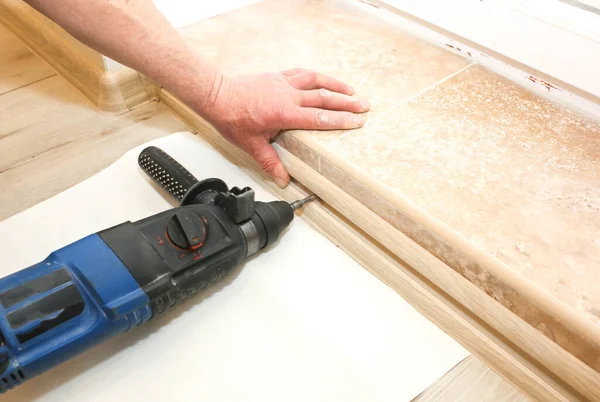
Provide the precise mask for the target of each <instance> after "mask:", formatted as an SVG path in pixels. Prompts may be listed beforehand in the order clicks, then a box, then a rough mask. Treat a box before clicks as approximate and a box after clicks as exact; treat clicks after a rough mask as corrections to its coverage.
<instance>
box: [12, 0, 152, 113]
mask: <svg viewBox="0 0 600 402" xmlns="http://www.w3.org/2000/svg"><path fill="white" fill-rule="evenodd" d="M0 23H2V24H4V25H5V26H6V27H7V28H8V29H9V30H10V31H12V32H13V33H14V34H15V35H16V36H17V37H18V38H19V39H20V40H21V41H23V43H25V45H26V46H27V47H28V48H29V49H30V50H31V51H32V52H33V53H34V54H35V55H37V56H38V57H39V58H41V59H42V60H43V61H44V62H46V64H48V65H49V66H50V67H51V68H52V69H54V70H55V71H56V72H57V73H58V74H60V75H62V76H63V77H64V78H65V79H66V80H67V81H68V82H69V83H70V84H72V85H73V86H74V87H75V88H77V90H79V91H80V92H81V93H82V94H83V95H84V96H85V97H86V98H88V99H89V100H90V101H91V102H92V103H93V104H94V105H95V106H96V107H97V108H98V109H99V110H101V111H103V112H106V113H111V114H121V113H125V112H127V111H129V110H132V109H134V108H136V107H138V106H140V105H142V104H144V103H146V102H148V101H151V100H156V96H155V95H156V92H157V86H156V85H154V84H153V83H152V82H151V81H149V80H148V79H146V78H145V77H143V76H142V75H141V74H139V73H138V72H136V71H134V70H131V69H129V68H126V67H123V68H122V69H120V70H119V71H117V72H111V71H108V70H107V68H106V66H105V64H104V59H103V57H102V55H101V54H100V53H98V52H96V51H94V50H92V49H90V48H88V47H87V46H85V45H84V44H82V43H81V42H79V41H77V40H76V39H75V38H73V37H72V36H71V35H69V34H68V33H67V32H66V31H65V30H63V29H62V28H60V27H59V26H58V25H57V24H55V23H54V22H52V21H51V20H50V19H48V18H46V17H45V16H44V15H42V14H40V13H39V12H38V11H37V10H35V9H33V8H32V7H30V6H29V5H28V4H26V3H25V2H23V1H21V0H0Z"/></svg>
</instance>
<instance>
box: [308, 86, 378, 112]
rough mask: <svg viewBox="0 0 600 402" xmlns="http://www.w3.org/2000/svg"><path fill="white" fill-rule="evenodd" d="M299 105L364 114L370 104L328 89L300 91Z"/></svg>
mask: <svg viewBox="0 0 600 402" xmlns="http://www.w3.org/2000/svg"><path fill="white" fill-rule="evenodd" d="M298 92H299V94H298V103H299V105H300V106H303V107H313V108H320V109H329V110H340V111H347V112H354V113H363V112H366V111H367V110H369V102H367V100H365V99H357V98H353V97H352V96H348V95H344V94H340V93H337V92H331V91H328V90H326V89H317V90H312V91H298Z"/></svg>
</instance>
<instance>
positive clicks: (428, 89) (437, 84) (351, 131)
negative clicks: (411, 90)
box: [331, 61, 477, 145]
mask: <svg viewBox="0 0 600 402" xmlns="http://www.w3.org/2000/svg"><path fill="white" fill-rule="evenodd" d="M475 64H477V63H475V62H474V61H472V62H471V63H469V64H467V65H466V66H464V67H463V68H461V69H460V70H457V71H455V72H453V73H452V74H450V75H449V76H447V77H446V78H444V79H442V80H440V81H437V82H436V83H435V84H433V85H431V86H429V87H427V88H425V89H423V90H421V91H419V92H418V93H416V94H415V95H413V96H411V97H409V98H407V99H405V100H403V101H402V102H400V103H398V104H397V105H395V106H392V107H391V108H389V109H388V110H386V111H384V112H382V113H381V116H385V115H387V114H388V113H391V112H392V111H393V110H395V109H397V108H399V107H400V106H402V105H405V104H407V103H409V102H412V101H413V100H415V99H417V98H418V97H420V96H422V95H423V94H425V93H427V92H429V91H431V90H432V89H434V88H436V87H437V86H439V85H442V84H443V83H445V82H446V81H449V80H450V79H452V78H454V77H455V76H457V75H459V74H461V73H462V72H464V71H466V70H468V69H469V68H471V67H472V66H473V65H475ZM353 132H354V130H349V131H348V132H346V133H344V134H342V135H340V136H339V137H338V138H336V139H335V140H334V141H333V142H332V143H331V145H337V144H338V143H339V142H340V141H341V140H343V139H344V138H346V137H347V136H349V135H351V134H352V133H353Z"/></svg>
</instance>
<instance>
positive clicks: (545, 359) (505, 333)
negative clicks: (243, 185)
mask: <svg viewBox="0 0 600 402" xmlns="http://www.w3.org/2000/svg"><path fill="white" fill-rule="evenodd" d="M160 98H161V100H162V101H164V102H165V104H167V106H169V107H170V108H171V109H172V110H173V111H174V112H175V113H176V114H178V115H179V116H180V117H181V118H182V119H183V120H184V121H185V122H186V123H187V124H188V125H189V126H190V127H192V128H193V129H194V130H196V131H197V133H198V134H199V135H200V136H202V138H204V139H205V140H206V141H208V142H209V143H211V144H212V145H213V146H214V147H215V148H217V149H218V150H219V151H220V152H221V153H223V154H224V155H225V156H227V157H229V158H231V159H232V160H234V161H235V163H236V164H237V165H240V166H241V167H242V168H244V169H246V170H248V171H249V173H250V174H252V175H254V176H255V177H257V178H260V179H262V181H263V182H265V183H266V184H267V185H268V186H269V187H270V189H271V190H272V191H273V192H274V193H276V194H277V195H278V196H280V197H282V198H283V199H286V200H292V199H295V198H297V197H300V196H304V195H306V194H307V191H306V190H304V189H303V187H302V186H301V185H297V184H291V185H290V186H289V187H288V188H287V189H285V190H281V189H279V188H278V187H277V186H275V185H274V184H273V183H272V182H271V180H270V179H268V178H266V177H265V176H264V175H263V174H262V173H261V172H260V170H259V169H258V168H257V166H256V164H255V163H254V162H253V161H252V160H251V159H250V158H249V157H248V156H247V155H246V154H245V153H243V152H242V151H240V150H238V149H237V148H235V147H233V146H232V145H230V144H229V143H228V142H227V141H226V140H224V139H223V138H222V137H221V136H220V135H219V134H218V133H217V132H216V131H215V130H214V128H212V127H211V126H210V125H209V124H207V123H206V122H205V121H204V120H203V119H201V118H200V117H199V116H198V115H196V114H195V113H194V112H192V111H191V110H190V109H189V108H187V107H186V106H185V105H183V104H182V103H181V102H180V101H178V100H177V99H175V98H174V97H173V96H172V95H171V94H169V93H168V92H166V91H164V90H163V91H161V92H160ZM275 147H276V149H277V151H278V152H279V155H280V156H281V158H282V160H283V161H284V164H285V165H286V167H287V169H288V171H289V172H290V174H291V175H292V177H293V178H294V179H295V180H296V181H297V182H299V183H302V185H304V186H306V188H308V189H309V190H310V191H311V192H314V193H316V194H317V195H318V196H319V197H320V198H321V200H323V201H324V203H320V204H319V203H317V204H315V205H313V206H310V207H309V208H307V209H306V210H305V212H304V216H305V218H306V219H307V220H308V221H309V223H311V224H312V225H313V226H314V227H315V228H317V229H318V230H319V231H320V232H321V233H323V234H324V235H325V236H327V237H328V238H329V239H330V240H332V241H333V242H334V243H336V244H337V245H339V246H340V247H341V248H342V249H344V250H345V251H346V252H347V253H348V254H350V255H351V256H352V257H353V258H354V259H356V260H357V261H358V262H359V263H360V264H361V265H362V266H363V267H365V268H366V269H367V270H369V271H370V272H371V273H373V274H374V275H375V276H377V277H378V278H379V279H380V280H381V281H383V282H384V283H386V284H387V285H388V286H390V287H391V288H392V289H394V290H395V291H396V292H397V293H398V294H399V295H400V296H402V297H403V298H404V299H406V300H407V301H408V302H409V303H411V304H412V305H413V306H414V307H415V308H416V309H417V310H418V311H420V312H421V313H422V314H423V315H425V316H426V317H428V318H429V319H430V320H431V321H432V322H434V323H435V324H436V325H438V326H439V327H440V328H442V329H443V330H444V331H445V332H447V333H448V334H449V335H450V336H452V337H453V338H454V339H456V340H457V341H458V342H460V343H461V344H462V345H463V346H464V347H465V348H466V349H468V350H469V351H471V352H472V353H473V354H474V355H476V356H477V357H479V358H480V359H481V360H483V361H484V362H485V363H486V364H487V365H489V366H490V367H491V368H492V369H493V370H495V371H496V372H497V373H499V374H500V375H501V376H503V377H504V378H506V379H507V380H508V381H509V382H511V383H512V384H513V385H515V386H516V387H517V388H519V389H521V390H522V391H523V392H524V393H526V394H527V395H529V396H531V397H532V398H533V399H536V400H545V401H550V400H565V401H566V400H569V401H575V400H598V399H600V375H599V374H598V373H597V372H596V371H594V370H593V369H591V368H590V367H589V366H587V365H585V364H584V363H582V362H581V361H580V360H578V359H576V358H575V357H574V356H573V355H571V354H569V353H568V352H566V351H565V350H564V349H562V348H561V347H560V346H558V345H557V344H556V343H554V342H552V341H551V340H550V339H548V338H547V337H545V336H544V335H542V334H541V333H540V332H539V331H537V330H536V329H535V328H533V327H531V326H530V325H529V324H528V323H527V322H525V321H524V320H522V319H521V318H519V317H518V316H516V315H515V314H513V313H512V312H511V311H509V310H508V309H507V308H505V307H504V306H503V305H501V304H500V303H498V302H497V301H495V300H494V299H492V298H491V297H490V296H488V295H487V294H486V293H485V292H483V291H482V290H481V289H479V288H478V287H476V286H475V285H474V284H472V283H471V282H470V281H468V280H467V279H465V278H464V277H462V276H461V275H460V274H458V273H457V272H455V271H454V270H453V269H451V268H450V267H449V266H447V265H446V264H444V263H443V262H442V261H440V260H439V259H437V258H436V257H434V256H433V255H432V254H430V253H429V252H428V251H427V250H425V249H424V248H422V247H421V246H419V245H418V244H417V243H415V242H414V241H413V240H411V239H410V238H408V237H407V236H405V235H404V234H403V233H401V232H399V231H398V230H397V229H395V228H394V227H392V226H391V225H390V224H389V223H387V222H386V221H384V220H383V219H382V218H380V217H379V216H377V215H376V214H375V213H373V212H372V211H371V210H369V209H368V208H367V207H365V206H364V205H362V204H361V203H359V202H358V201H356V200H355V199H354V198H352V197H351V196H350V195H349V194H347V193H345V192H344V191H342V190H341V189H340V188H339V187H337V186H336V185H334V184H333V183H332V182H330V181H328V180H327V179H325V178H324V177H323V176H321V175H320V174H318V173H317V172H315V171H314V170H313V169H312V168H311V167H309V166H308V165H307V164H305V163H304V162H302V161H301V160H300V159H298V158H297V157H295V156H294V155H292V154H291V153H290V152H288V151H287V150H285V149H284V148H282V147H281V146H279V145H277V144H276V145H275Z"/></svg>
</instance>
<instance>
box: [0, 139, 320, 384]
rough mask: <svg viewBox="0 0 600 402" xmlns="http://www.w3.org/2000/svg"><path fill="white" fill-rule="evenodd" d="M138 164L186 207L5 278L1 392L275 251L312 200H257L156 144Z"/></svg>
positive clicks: (102, 235) (0, 288)
mask: <svg viewBox="0 0 600 402" xmlns="http://www.w3.org/2000/svg"><path fill="white" fill-rule="evenodd" d="M138 163H139V165H140V167H141V168H142V169H143V170H144V171H145V172H146V173H147V174H148V175H149V176H150V177H151V178H152V179H153V180H154V181H155V182H157V183H158V184H159V185H160V186H162V187H163V188H164V189H165V190H166V191H167V192H168V193H169V194H170V195H171V196H173V197H175V198H176V199H177V200H178V201H180V206H178V207H176V208H173V209H170V210H167V211H165V212H161V213H158V214H156V215H154V216H151V217H148V218H145V219H142V220H140V221H137V222H125V223H123V224H120V225H118V226H115V227H112V228H109V229H106V230H103V231H101V232H98V233H95V234H92V235H90V236H87V237H85V238H83V239H81V240H79V241H76V242H74V243H72V244H70V245H68V246H66V247H64V248H61V249H59V250H57V251H55V252H53V253H51V254H50V255H49V256H48V258H46V259H45V260H44V261H42V262H40V263H38V264H35V265H33V266H31V267H29V268H26V269H23V270H21V271H19V272H16V273H14V274H12V275H10V276H7V277H5V278H3V279H0V393H3V392H5V391H7V390H9V389H11V388H13V387H15V386H17V385H19V384H21V383H22V382H24V381H25V380H27V379H29V378H32V377H34V376H36V375H39V374H41V373H43V372H44V371H46V370H49V369H51V368H52V367H54V366H57V365H59V364H60V363H62V362H64V361H66V360H68V359H70V358H72V357H74V356H76V355H78V354H80V353H82V352H84V351H86V350H87V349H90V348H91V347H93V346H94V345H97V344H99V343H101V342H103V341H105V340H107V339H109V338H111V337H113V336H115V335H117V334H119V333H122V332H126V331H128V330H130V329H131V328H133V327H137V326H139V325H141V324H143V323H144V322H147V321H148V320H150V319H152V318H153V317H155V316H157V315H159V314H162V313H165V312H166V311H168V310H169V309H170V308H172V307H173V306H175V305H176V304H178V303H180V302H182V301H183V300H185V299H187V298H188V297H190V296H192V295H194V294H195V293H197V292H199V291H201V290H202V289H205V288H206V287H207V286H209V285H211V284H213V283H215V282H217V281H219V280H220V279H222V278H223V277H224V276H225V275H227V273H229V272H230V271H231V270H232V269H233V268H235V267H236V266H238V265H239V264H240V263H241V262H243V261H244V260H245V259H246V258H248V257H250V256H252V255H254V254H255V253H257V252H258V251H259V250H261V249H263V248H265V247H267V246H268V245H270V244H273V243H274V242H275V241H277V239H278V238H279V237H280V235H281V233H282V231H283V230H284V229H285V228H286V227H287V226H288V225H289V224H290V223H291V222H292V220H293V219H294V211H295V210H297V209H299V208H301V207H302V206H303V205H305V204H306V203H308V202H310V201H312V200H313V199H314V197H313V196H311V197H308V198H306V199H304V200H300V201H296V202H295V203H292V204H289V203H287V202H284V201H274V202H269V203H264V202H258V201H256V202H255V200H254V191H253V190H252V189H251V188H249V187H246V188H243V189H240V188H238V187H233V188H232V189H228V187H227V185H226V184H225V183H224V182H223V181H222V180H220V179H215V178H212V179H206V180H202V181H198V180H197V179H196V178H194V176H193V175H192V174H191V173H190V172H188V171H187V170H186V169H185V168H184V167H183V166H181V165H180V164H179V163H178V162H177V161H175V160H174V159H173V158H171V157H170V156H169V155H168V154H166V153H165V152H164V151H162V150H161V149H159V148H156V147H148V148H146V149H144V150H143V151H142V152H141V154H140V156H139V158H138Z"/></svg>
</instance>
